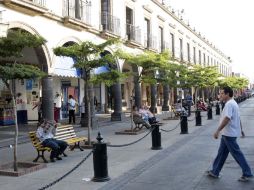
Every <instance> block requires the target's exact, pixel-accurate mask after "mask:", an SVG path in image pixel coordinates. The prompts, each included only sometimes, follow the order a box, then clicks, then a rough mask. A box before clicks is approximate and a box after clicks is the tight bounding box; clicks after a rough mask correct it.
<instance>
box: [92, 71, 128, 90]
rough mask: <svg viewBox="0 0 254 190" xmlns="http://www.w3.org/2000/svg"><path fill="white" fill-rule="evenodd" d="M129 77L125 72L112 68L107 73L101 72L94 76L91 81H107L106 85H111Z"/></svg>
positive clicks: (96, 82)
mask: <svg viewBox="0 0 254 190" xmlns="http://www.w3.org/2000/svg"><path fill="white" fill-rule="evenodd" d="M124 78H127V75H126V74H124V73H120V72H118V71H116V70H111V71H110V72H107V73H101V74H98V75H94V76H92V78H91V80H90V82H92V83H95V84H100V83H102V82H103V83H105V85H106V86H111V85H113V84H116V83H118V82H120V80H122V79H124Z"/></svg>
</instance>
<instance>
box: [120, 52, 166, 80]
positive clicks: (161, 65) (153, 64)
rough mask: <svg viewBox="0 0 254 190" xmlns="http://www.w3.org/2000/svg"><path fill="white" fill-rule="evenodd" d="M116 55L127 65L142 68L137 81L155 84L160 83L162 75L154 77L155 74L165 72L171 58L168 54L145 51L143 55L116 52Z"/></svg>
mask: <svg viewBox="0 0 254 190" xmlns="http://www.w3.org/2000/svg"><path fill="white" fill-rule="evenodd" d="M116 55H117V56H118V57H119V58H120V59H124V60H125V61H126V62H127V63H128V64H131V65H136V66H138V67H141V68H142V72H141V74H140V75H139V81H140V82H141V81H142V82H144V83H148V84H155V83H157V81H162V78H161V77H162V75H160V74H159V75H158V74H157V75H156V72H159V73H160V71H164V70H167V69H168V67H169V63H170V60H171V56H170V54H169V53H168V52H163V53H160V54H157V53H154V52H151V51H145V52H144V53H143V54H138V55H135V54H129V53H126V52H123V51H121V50H118V51H117V52H116Z"/></svg>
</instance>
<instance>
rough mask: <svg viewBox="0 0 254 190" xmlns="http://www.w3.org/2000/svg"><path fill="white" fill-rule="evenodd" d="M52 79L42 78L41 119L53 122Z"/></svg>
mask: <svg viewBox="0 0 254 190" xmlns="http://www.w3.org/2000/svg"><path fill="white" fill-rule="evenodd" d="M53 97H54V95H53V77H52V76H47V77H44V78H42V118H43V119H46V120H49V121H53V120H54V99H53Z"/></svg>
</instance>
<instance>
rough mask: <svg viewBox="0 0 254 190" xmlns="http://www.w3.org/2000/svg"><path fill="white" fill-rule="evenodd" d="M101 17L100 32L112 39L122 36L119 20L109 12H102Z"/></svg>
mask: <svg viewBox="0 0 254 190" xmlns="http://www.w3.org/2000/svg"><path fill="white" fill-rule="evenodd" d="M100 17H101V22H100V30H101V31H102V33H103V34H104V35H107V36H112V37H114V36H116V37H119V36H120V35H121V30H120V19H119V18H117V17H115V16H112V15H111V14H109V13H108V12H101V13H100Z"/></svg>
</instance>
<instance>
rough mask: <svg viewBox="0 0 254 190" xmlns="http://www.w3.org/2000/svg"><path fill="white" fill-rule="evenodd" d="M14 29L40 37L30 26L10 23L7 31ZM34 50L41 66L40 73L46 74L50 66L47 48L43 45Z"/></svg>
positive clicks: (22, 23) (21, 23)
mask: <svg viewBox="0 0 254 190" xmlns="http://www.w3.org/2000/svg"><path fill="white" fill-rule="evenodd" d="M14 28H19V29H22V30H25V31H27V32H29V33H31V34H37V35H40V34H39V32H38V31H37V30H36V29H35V28H33V27H32V26H30V25H28V24H26V23H24V22H10V23H9V28H8V29H9V30H10V29H14ZM34 50H35V53H36V55H37V57H38V60H39V63H40V65H41V66H42V67H41V69H42V71H44V72H47V73H48V71H49V68H50V67H51V65H52V62H51V59H50V53H49V49H48V47H47V46H46V45H45V44H44V45H43V46H40V47H37V48H34Z"/></svg>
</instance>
